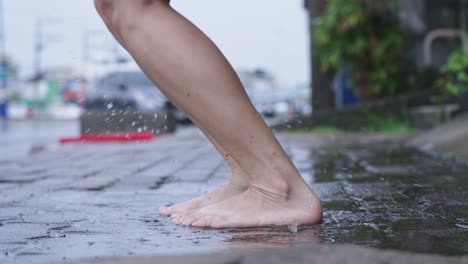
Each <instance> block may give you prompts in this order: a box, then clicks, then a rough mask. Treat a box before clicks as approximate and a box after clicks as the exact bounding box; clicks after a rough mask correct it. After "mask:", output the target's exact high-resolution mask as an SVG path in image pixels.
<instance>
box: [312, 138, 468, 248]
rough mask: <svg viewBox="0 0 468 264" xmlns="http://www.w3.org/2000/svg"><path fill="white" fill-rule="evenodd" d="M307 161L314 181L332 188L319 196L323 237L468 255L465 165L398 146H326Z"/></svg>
mask: <svg viewBox="0 0 468 264" xmlns="http://www.w3.org/2000/svg"><path fill="white" fill-rule="evenodd" d="M311 159H313V160H314V162H313V163H314V168H313V169H312V173H313V175H314V176H315V183H316V185H317V186H319V187H320V186H321V185H326V186H327V188H328V189H329V190H328V191H324V192H322V193H319V196H320V197H321V198H322V200H323V206H324V210H325V217H324V224H323V225H321V230H322V232H323V242H325V243H350V244H360V245H368V246H374V247H379V248H386V249H398V250H405V251H412V252H423V253H440V254H448V255H455V254H467V253H468V239H467V237H468V230H467V229H466V228H463V227H464V226H466V225H467V224H468V167H466V166H464V165H461V164H457V163H456V162H452V161H447V160H445V161H444V160H438V159H436V158H433V157H429V156H427V155H424V154H422V153H420V152H417V151H415V150H412V149H409V148H405V147H402V146H399V145H396V146H388V145H377V146H373V147H371V148H369V146H366V147H358V146H355V147H350V148H345V149H323V150H319V151H312V152H311ZM402 168H404V169H402ZM330 186H333V187H334V188H330ZM319 189H320V188H319ZM330 190H333V191H330Z"/></svg>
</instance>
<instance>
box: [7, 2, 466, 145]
mask: <svg viewBox="0 0 468 264" xmlns="http://www.w3.org/2000/svg"><path fill="white" fill-rule="evenodd" d="M173 6H174V8H175V9H177V10H178V11H180V12H181V13H182V14H184V15H185V16H186V17H188V18H189V19H190V20H192V21H193V22H194V23H195V24H196V25H198V26H199V27H200V28H201V29H202V30H203V31H204V32H206V34H207V35H208V36H209V37H211V38H212V39H213V40H214V42H215V43H216V44H217V45H218V46H219V47H220V49H221V50H222V51H223V52H224V54H225V55H226V57H227V58H228V60H229V61H230V62H231V63H232V64H233V66H234V68H235V69H236V71H237V73H238V74H239V76H240V78H241V80H242V82H243V83H244V85H245V88H246V90H247V92H248V94H249V96H250V97H251V99H252V101H253V103H254V105H255V107H256V108H257V109H258V110H259V112H260V113H261V114H262V115H263V116H264V117H265V118H266V119H267V120H268V122H269V123H270V124H271V125H272V126H274V127H278V128H283V129H289V130H311V129H319V130H320V129H322V130H323V131H336V130H356V131H367V130H372V131H376V130H382V129H383V130H403V131H406V130H412V129H427V128H431V127H433V126H435V125H437V124H439V123H441V122H445V121H447V120H448V119H451V118H453V117H454V116H456V115H459V114H460V113H463V112H464V111H466V109H467V104H468V103H467V101H468V98H467V93H466V91H467V81H468V80H467V79H468V77H467V71H466V69H467V64H468V63H467V60H468V59H467V56H468V55H467V49H468V37H467V35H466V29H467V26H468V21H467V20H468V15H467V14H468V1H466V0H447V1H440V0H412V1H410V0H394V1H390V0H378V1H364V0H354V1H344V0H330V1H321V0H306V1H304V0H290V1H281V0H273V1H272V0H258V1H247V0H236V1H213V0H198V1H196V2H195V1H174V3H173ZM213 10H216V12H213ZM0 17H1V19H0V62H1V63H0V81H1V82H0V118H1V121H0V146H1V148H2V149H3V150H5V151H8V152H9V153H10V152H15V153H26V152H27V151H29V150H30V149H31V147H34V146H37V145H44V144H52V143H56V142H57V141H58V140H59V139H61V138H63V137H79V136H80V135H86V134H92V135H95V134H102V133H107V134H108V133H110V132H112V133H120V132H125V133H129V132H131V133H144V132H148V133H153V134H159V133H162V132H174V131H176V129H183V128H185V127H187V126H190V122H189V121H188V120H187V118H186V116H185V114H184V113H182V112H181V111H179V110H177V109H176V108H174V106H172V105H171V104H170V102H168V101H167V99H166V98H165V97H164V96H163V95H162V94H161V93H160V92H159V91H158V90H157V89H156V88H155V87H154V85H153V84H152V83H151V82H150V81H149V80H148V79H147V77H146V76H144V74H143V73H142V72H141V71H140V70H139V69H138V67H137V66H136V64H135V63H134V62H133V60H132V59H131V58H130V56H129V55H128V54H127V53H126V52H125V50H123V49H122V48H121V47H120V46H119V45H118V43H116V41H115V40H113V38H112V37H111V35H110V34H109V33H108V32H107V30H106V29H105V27H104V25H103V23H102V22H101V20H100V18H99V17H98V15H97V13H96V12H95V10H94V6H93V2H92V1H60V0H43V1H26V0H2V1H0ZM129 111H130V112H132V114H131V115H130V117H128V115H127V113H128V112H129ZM123 115H125V116H126V117H125V118H123V117H122V116H123Z"/></svg>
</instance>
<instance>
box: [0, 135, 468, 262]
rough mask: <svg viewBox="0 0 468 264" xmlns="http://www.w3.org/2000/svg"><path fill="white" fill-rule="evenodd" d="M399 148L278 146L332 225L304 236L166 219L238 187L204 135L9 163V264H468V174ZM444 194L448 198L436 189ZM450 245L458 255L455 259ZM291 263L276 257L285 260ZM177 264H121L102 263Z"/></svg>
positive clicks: (60, 150)
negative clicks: (367, 249) (352, 263)
mask: <svg viewBox="0 0 468 264" xmlns="http://www.w3.org/2000/svg"><path fill="white" fill-rule="evenodd" d="M382 140H390V141H391V142H393V143H391V144H384V150H383V154H381V155H380V154H379V155H376V152H372V151H370V150H367V149H365V148H364V149H362V148H350V149H339V150H326V149H321V148H319V147H321V146H323V145H325V144H329V143H337V142H338V143H340V144H341V143H346V142H348V143H351V144H355V143H356V142H359V143H372V142H380V141H382ZM399 140H401V137H400V136H390V137H388V136H382V135H378V136H368V135H364V136H362V135H343V136H314V135H280V141H281V142H282V144H283V145H284V147H285V149H286V150H287V152H288V154H289V155H290V157H291V158H292V160H293V162H294V163H295V164H296V166H297V167H298V169H299V170H300V171H301V173H302V175H303V177H304V179H305V180H306V182H308V183H309V184H310V185H311V186H312V187H313V188H314V190H315V191H316V192H317V194H318V195H319V197H320V198H321V199H322V201H323V202H324V207H325V221H324V224H322V225H319V226H313V227H300V228H299V232H298V233H292V232H290V230H289V229H288V228H287V227H277V228H254V229H227V230H207V229H195V228H186V227H180V226H176V225H174V224H172V223H171V222H170V221H169V219H168V218H166V217H161V216H159V214H158V208H159V206H160V205H163V204H173V203H177V202H181V201H185V200H187V199H189V198H192V197H194V196H197V195H200V194H202V193H205V192H207V191H209V190H211V189H212V188H214V187H215V186H218V185H220V184H222V183H224V182H225V181H226V180H227V179H228V178H229V176H230V175H229V174H230V172H229V168H228V166H227V165H226V164H225V163H224V162H223V161H222V159H221V158H220V157H219V156H218V154H217V153H216V151H215V149H214V148H213V147H212V146H211V145H210V144H208V142H207V141H206V139H205V138H204V137H203V136H202V135H201V134H200V132H199V131H198V130H194V129H189V130H185V131H182V133H178V134H176V135H171V136H166V137H164V138H160V139H158V140H156V141H154V142H151V143H141V144H105V145H99V144H82V145H68V146H60V147H56V148H52V149H50V150H45V151H43V152H40V153H36V154H34V155H31V156H29V157H28V158H21V159H15V158H10V157H0V253H1V254H0V263H2V264H9V263H32V264H35V263H38V264H40V263H57V262H61V261H63V260H77V259H83V258H87V259H93V258H94V257H105V256H108V257H112V256H116V257H123V256H135V255H137V256H144V255H184V254H185V255H187V254H188V255H193V254H202V253H204V252H210V253H219V252H238V251H239V250H241V252H242V255H243V256H244V255H245V254H244V253H245V252H246V251H247V252H250V251H252V250H258V249H264V248H274V249H275V251H276V250H280V252H282V251H281V249H284V248H296V246H304V245H307V247H308V248H309V249H310V250H302V251H301V250H299V249H298V250H299V251H298V253H297V254H298V255H297V257H298V258H297V261H302V260H304V261H305V259H310V260H313V258H312V257H311V255H309V251H310V252H316V254H322V255H321V256H322V259H321V260H323V261H327V259H326V257H327V256H326V254H329V255H330V256H333V255H335V254H336V252H342V250H341V249H340V248H337V249H335V251H336V252H335V253H333V254H331V253H326V252H330V251H327V250H331V249H328V247H323V246H322V245H320V244H321V243H325V244H333V243H354V244H358V245H365V246H372V247H391V248H395V247H397V248H399V249H403V250H409V251H415V252H439V253H446V254H462V253H466V252H465V251H463V248H465V249H466V248H467V247H466V246H464V245H467V241H466V239H463V237H466V236H468V231H467V230H468V229H466V228H464V226H465V225H466V220H465V218H464V216H463V213H460V212H464V210H466V208H467V206H468V202H467V201H466V197H467V191H466V189H467V188H465V187H466V184H464V183H465V182H466V181H464V179H465V178H466V177H465V176H466V175H468V174H467V173H466V172H468V169H466V168H465V167H456V166H452V165H451V164H450V163H449V164H447V162H445V161H438V160H434V159H431V158H429V157H426V156H423V155H422V154H418V153H411V154H408V153H406V152H405V151H400V149H399V144H398V142H399ZM395 142H397V143H395ZM395 144H396V147H392V146H393V145H395ZM387 157H391V159H396V162H397V163H396V164H403V166H402V167H398V166H396V167H395V166H394V165H395V161H393V162H392V161H389V160H387ZM447 166H450V167H447ZM402 168H403V169H402ZM408 173H409V174H408ZM407 174H408V175H407ZM427 175H430V176H431V177H427ZM463 177H465V178H463ZM426 178H428V180H429V179H430V181H428V180H426ZM439 185H441V186H442V185H443V186H445V187H446V188H448V189H449V190H450V192H449V191H447V190H448V189H443V190H440V189H434V186H439ZM445 187H444V188H445ZM428 227H431V228H428ZM385 241H387V242H385ZM438 241H439V242H438ZM445 242H446V244H447V245H449V246H447V247H446V248H445V247H444V246H443V243H445ZM406 243H408V244H406ZM453 245H455V246H456V247H455V248H453ZM295 250H296V249H292V251H291V252H296V251H295ZM346 250H348V249H345V250H344V251H343V252H347V251H346ZM349 250H350V251H353V250H351V249H349ZM357 250H358V251H357V252H360V251H359V250H360V249H357ZM288 252H289V250H287V251H285V252H283V253H278V254H280V255H282V256H287V254H289V253H288ZM320 252H322V253H320ZM236 254H237V255H232V256H233V257H234V259H233V262H223V263H251V262H254V261H257V260H258V258H265V259H269V257H268V256H270V255H271V253H256V254H260V255H248V256H247V255H245V256H246V257H245V258H244V257H242V259H241V260H239V259H238V258H237V257H238V256H239V255H238V253H236ZM261 254H267V255H261ZM369 254H371V255H372V253H369ZM379 254H380V253H379ZM392 254H393V253H392ZM395 254H396V253H395ZM404 255H405V256H408V258H405V259H400V260H401V263H407V262H404V261H407V260H414V261H416V260H417V261H420V260H421V261H422V260H423V259H425V258H426V257H424V256H419V257H418V258H417V259H413V258H412V255H411V254H409V255H408V254H404ZM211 256H215V255H210V257H209V260H210V261H214V262H209V261H208V262H205V263H219V262H216V261H218V260H219V261H221V262H222V260H224V257H226V256H224V255H216V256H217V257H213V258H211ZM262 256H263V257H262ZM392 256H393V255H392ZM267 257H268V258H267ZM280 257H281V256H280ZM357 257H358V256H357ZM230 258H231V255H229V256H228V260H231V259H230ZM288 258H289V257H288ZM428 258H429V259H436V260H437V259H439V257H433V256H430V257H428ZM191 259H192V258H187V259H185V260H187V261H188V260H191ZM279 259H281V258H279ZM357 259H358V260H359V258H357ZM397 259H398V258H397ZM101 260H102V259H101ZM170 260H171V259H170V258H168V259H164V258H163V259H154V258H129V259H126V258H119V259H118V260H116V259H113V260H112V259H106V260H102V261H103V262H102V263H109V262H112V261H120V262H121V263H149V262H155V261H157V263H164V261H170ZM173 260H174V259H173ZM176 260H177V261H181V262H183V261H185V260H184V258H180V259H178V258H177V259H176ZM193 260H194V261H203V260H204V259H203V257H202V258H201V259H200V260H198V259H195V258H194V259H193ZM289 260H290V261H295V260H296V259H295V258H292V257H291V258H290V259H289ZM369 260H372V259H369ZM449 260H450V259H449ZM459 260H460V259H455V261H459ZM145 261H146V262H145ZM159 261H161V262H159ZM236 261H237V262H236ZM243 261H246V262H243ZM382 261H384V260H382ZM392 261H393V260H392ZM463 261H464V260H463ZM91 262H92V261H91ZM84 263H88V262H84ZM97 263H99V262H97ZM113 263H118V262H113ZM291 263H294V262H291ZM297 263H302V262H297ZM307 263H311V262H307ZM318 263H327V262H318ZM329 263H335V262H329ZM336 263H338V262H336ZM342 263H346V262H342ZM369 263H371V262H369ZM383 263H397V262H389V261H387V262H383ZM408 263H410V262H408ZM415 263H418V262H415ZM428 263H436V262H428ZM454 263H463V262H454Z"/></svg>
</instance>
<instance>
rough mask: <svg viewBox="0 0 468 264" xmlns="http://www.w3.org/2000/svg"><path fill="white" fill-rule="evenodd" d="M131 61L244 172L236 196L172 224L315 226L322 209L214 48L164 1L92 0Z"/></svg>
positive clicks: (179, 217)
mask: <svg viewBox="0 0 468 264" xmlns="http://www.w3.org/2000/svg"><path fill="white" fill-rule="evenodd" d="M95 1H96V6H97V8H98V10H99V13H100V14H101V15H102V16H103V18H104V21H105V22H106V24H107V25H108V27H109V28H110V29H111V32H113V34H114V35H115V36H116V37H117V38H118V39H119V40H120V41H121V43H122V44H123V46H124V47H125V48H126V49H127V50H128V51H129V52H130V54H132V56H133V57H134V59H135V60H136V61H137V63H138V64H139V65H140V67H141V68H142V69H143V70H144V71H145V73H146V74H147V75H148V76H149V77H150V78H151V80H152V81H153V82H155V83H156V84H157V85H158V87H160V88H161V90H162V91H163V92H164V93H165V95H166V96H167V97H168V98H169V99H171V100H172V101H173V102H174V103H175V104H176V105H178V106H180V107H181V108H182V109H183V110H184V111H185V112H187V113H190V115H191V116H192V118H193V119H194V120H195V121H196V122H197V123H198V124H199V125H200V126H201V127H203V128H204V129H205V130H206V132H208V134H209V135H211V136H212V137H213V138H215V139H216V142H218V143H219V144H220V145H221V146H222V147H223V148H224V149H225V150H226V151H227V153H228V154H229V155H230V156H231V157H232V158H233V159H234V160H235V161H236V162H237V163H238V164H239V166H240V167H241V168H242V170H243V171H244V172H245V174H246V176H247V178H248V182H249V187H248V189H247V190H246V191H244V192H242V193H241V194H239V195H235V196H232V197H231V198H228V199H225V200H223V201H221V202H219V203H215V204H213V205H211V206H207V207H203V208H201V209H199V210H194V211H195V212H193V211H191V212H188V213H180V214H174V215H173V220H174V222H176V223H180V224H185V225H192V226H207V227H236V226H265V225H284V224H289V223H292V222H295V223H297V224H317V223H319V222H321V219H322V208H321V206H320V202H319V200H318V198H317V197H316V195H315V194H314V193H313V192H312V190H311V189H310V188H309V186H308V185H307V184H306V183H305V182H304V180H303V179H302V177H301V176H300V174H299V172H298V171H297V169H296V168H295V166H294V164H293V163H292V162H291V160H289V158H288V156H287V155H286V153H285V151H284V150H283V149H282V147H281V146H280V144H279V143H278V141H277V140H276V138H275V137H274V135H273V133H272V132H271V129H270V128H269V127H268V126H267V125H266V124H265V122H264V121H263V119H262V118H261V116H260V115H259V114H258V113H257V111H256V110H255V108H254V107H253V105H252V104H251V102H250V100H249V99H248V97H247V95H246V93H245V90H244V89H243V87H242V84H241V83H240V80H239V78H238V77H237V75H236V74H235V72H234V70H233V69H232V67H231V66H230V65H229V63H228V62H227V61H226V59H225V58H224V56H223V55H222V53H221V52H220V51H219V50H218V49H217V47H216V46H215V45H214V44H213V43H212V42H211V41H210V40H209V39H208V38H207V37H206V36H205V35H204V34H203V33H202V32H201V31H200V30H199V29H198V28H196V27H195V26H194V25H192V24H191V23H190V22H189V21H187V20H186V19H185V18H184V17H182V16H181V15H180V14H178V13H177V12H175V11H174V10H173V9H172V8H171V7H170V6H169V4H168V1H164V0H152V1H151V0H132V1H129V0H95Z"/></svg>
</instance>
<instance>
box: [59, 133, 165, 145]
mask: <svg viewBox="0 0 468 264" xmlns="http://www.w3.org/2000/svg"><path fill="white" fill-rule="evenodd" d="M164 134H166V133H161V134H158V135H157V136H162V135H164ZM154 137H155V135H153V133H151V132H147V133H110V134H86V135H81V136H79V137H75V138H61V139H59V142H60V144H68V143H105V142H131V141H151V140H153V139H154Z"/></svg>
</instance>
